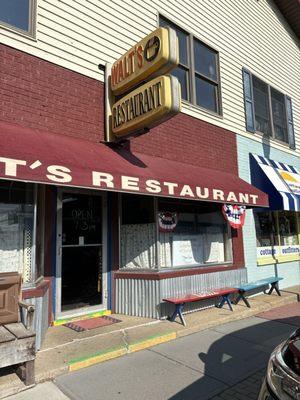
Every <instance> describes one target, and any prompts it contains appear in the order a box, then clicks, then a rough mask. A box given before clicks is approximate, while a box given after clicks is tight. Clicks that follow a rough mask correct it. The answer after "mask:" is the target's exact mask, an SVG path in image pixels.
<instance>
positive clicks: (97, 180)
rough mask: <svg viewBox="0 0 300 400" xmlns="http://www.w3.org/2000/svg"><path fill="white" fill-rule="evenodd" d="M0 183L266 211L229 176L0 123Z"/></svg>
mask: <svg viewBox="0 0 300 400" xmlns="http://www.w3.org/2000/svg"><path fill="white" fill-rule="evenodd" d="M0 178H3V179H11V180H20V181H28V182H40V183H45V184H54V185H58V186H73V187H81V188H93V189H98V190H111V191H117V192H130V193H142V194H148V195H150V194H151V195H155V196H164V197H177V198H185V199H194V200H200V201H214V202H221V203H232V204H233V203H237V204H245V205H251V206H268V198H267V195H266V194H265V193H263V192H261V191H259V190H258V189H256V188H255V187H253V186H251V185H250V184H249V183H247V182H245V181H243V180H242V179H240V178H239V177H238V176H236V175H233V174H229V173H225V172H221V171H217V170H214V169H209V168H201V167H196V166H193V165H189V164H183V163H180V162H175V161H170V160H165V159H162V158H158V157H152V156H148V155H144V154H138V153H135V154H133V153H130V152H128V151H125V150H123V149H121V150H115V149H112V148H111V147H108V146H107V145H105V144H102V143H92V142H89V141H87V140H81V139H76V138H72V137H68V136H63V135H56V134H52V133H48V132H43V131H37V130H33V129H28V128H23V127H20V126H18V125H12V124H8V123H0Z"/></svg>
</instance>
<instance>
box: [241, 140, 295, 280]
mask: <svg viewBox="0 0 300 400" xmlns="http://www.w3.org/2000/svg"><path fill="white" fill-rule="evenodd" d="M238 151H239V168H240V176H241V177H242V178H243V179H247V180H248V181H249V182H251V183H252V184H253V185H254V186H256V187H257V188H261V187H264V191H265V192H266V193H267V194H268V196H269V204H270V208H269V209H259V208H258V209H256V210H253V211H250V210H249V211H247V217H246V223H245V227H244V229H243V231H244V237H247V241H244V248H245V264H246V267H247V271H248V280H255V279H259V278H263V277H264V276H270V275H274V274H275V275H279V276H282V277H283V278H284V279H283V281H282V282H281V285H282V287H288V286H293V285H297V284H299V283H300V246H299V244H300V242H299V239H300V235H299V234H300V224H299V222H300V220H299V218H300V203H299V184H300V175H299V168H300V162H299V159H298V158H297V157H295V156H292V155H289V154H288V153H284V152H283V151H280V150H277V149H275V148H272V147H271V146H269V145H267V144H265V145H261V144H259V143H256V142H254V141H253V140H250V139H246V138H244V137H239V138H238ZM266 155H267V156H266ZM282 160H284V162H282Z"/></svg>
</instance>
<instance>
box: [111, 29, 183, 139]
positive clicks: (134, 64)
mask: <svg viewBox="0 0 300 400" xmlns="http://www.w3.org/2000/svg"><path fill="white" fill-rule="evenodd" d="M178 60H179V50H178V39H177V36H176V32H175V31H174V30H173V29H171V28H158V29H156V30H155V31H154V32H152V33H150V34H149V35H148V36H146V37H145V38H144V39H142V40H141V41H140V42H139V43H137V44H136V45H135V46H133V47H132V48H131V49H130V50H129V51H127V53H125V54H124V55H123V56H122V57H121V58H120V59H119V60H117V61H116V62H115V63H114V64H113V65H112V67H111V75H110V76H109V77H108V82H107V85H106V86H107V88H108V89H107V100H106V101H107V102H108V103H109V106H107V107H106V109H107V113H108V114H107V119H108V123H107V130H108V132H107V133H106V137H107V140H108V141H114V140H115V139H120V138H123V137H127V136H129V135H132V134H135V135H136V134H139V133H141V132H143V131H145V130H148V129H150V128H153V127H154V126H156V125H158V124H160V123H162V122H164V121H166V120H167V119H169V118H171V117H172V116H174V115H176V114H177V113H179V112H180V108H181V88H180V84H179V82H178V79H177V78H175V77H173V76H169V75H164V74H167V73H169V72H170V71H171V70H172V69H173V68H175V67H176V66H177V65H178ZM149 80H150V81H149ZM129 90H132V91H131V92H129ZM115 96H118V98H116V97H115ZM121 96H123V97H121ZM120 97H121V98H120ZM108 111H109V112H108Z"/></svg>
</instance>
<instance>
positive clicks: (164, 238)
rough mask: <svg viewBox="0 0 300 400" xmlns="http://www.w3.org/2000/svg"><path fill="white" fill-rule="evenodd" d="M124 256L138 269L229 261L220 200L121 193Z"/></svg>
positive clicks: (227, 233)
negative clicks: (196, 200) (215, 202)
mask: <svg viewBox="0 0 300 400" xmlns="http://www.w3.org/2000/svg"><path fill="white" fill-rule="evenodd" d="M121 261H122V266H123V267H125V268H139V269H149V268H180V267H182V268H184V267H195V266H201V265H205V266H207V265H214V264H216V265H218V264H224V263H230V262H231V261H232V246H231V238H230V227H229V225H228V223H227V221H225V219H224V217H223V215H222V212H221V206H220V205H212V204H207V205H205V204H203V203H201V204H196V205H195V204H194V203H192V202H184V201H180V200H173V199H154V198H151V197H146V196H134V195H123V196H122V224H121Z"/></svg>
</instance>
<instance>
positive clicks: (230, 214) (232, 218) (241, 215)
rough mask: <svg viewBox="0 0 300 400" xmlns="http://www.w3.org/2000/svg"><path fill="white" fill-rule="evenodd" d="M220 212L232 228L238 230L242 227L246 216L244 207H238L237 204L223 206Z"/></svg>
mask: <svg viewBox="0 0 300 400" xmlns="http://www.w3.org/2000/svg"><path fill="white" fill-rule="evenodd" d="M222 212H223V215H224V217H225V219H227V220H228V222H229V224H230V226H231V227H232V228H235V229H239V228H241V227H242V226H244V223H245V216H246V207H245V206H239V205H237V204H224V205H223V207H222Z"/></svg>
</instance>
